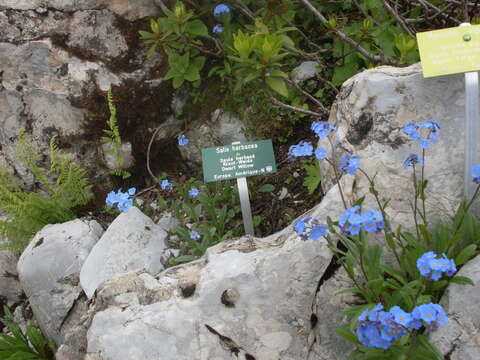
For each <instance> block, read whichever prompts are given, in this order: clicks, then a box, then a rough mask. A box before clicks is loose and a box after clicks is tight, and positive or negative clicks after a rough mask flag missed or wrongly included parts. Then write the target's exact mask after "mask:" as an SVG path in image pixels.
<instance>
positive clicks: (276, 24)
mask: <svg viewBox="0 0 480 360" xmlns="http://www.w3.org/2000/svg"><path fill="white" fill-rule="evenodd" d="M311 2H312V4H313V6H315V8H316V9H317V10H318V11H320V12H321V13H322V14H323V16H324V17H325V18H326V19H328V23H322V22H319V19H318V17H316V16H315V14H314V13H313V12H312V11H309V10H308V8H307V7H305V6H304V4H302V3H301V2H298V1H292V0H277V1H270V0H259V1H252V0H245V1H243V2H242V3H241V4H237V3H235V2H234V3H226V4H227V5H228V6H229V7H230V12H229V13H228V14H227V15H225V16H222V17H220V18H219V17H217V18H214V17H212V16H211V14H212V10H213V8H214V7H215V6H216V5H218V3H215V2H212V1H206V2H201V3H195V2H193V3H192V2H189V1H177V2H176V3H175V5H174V6H173V8H171V9H168V8H165V7H163V8H162V9H163V11H164V14H163V16H161V17H159V18H158V19H152V20H151V21H150V29H148V31H140V36H141V39H142V41H143V42H144V43H145V44H146V45H147V46H149V56H152V55H153V54H154V53H155V52H156V51H164V52H165V53H166V54H167V55H168V71H167V73H166V75H165V78H164V79H165V80H172V83H173V87H174V88H175V89H177V88H179V87H182V86H188V87H189V88H190V89H189V90H191V87H198V86H199V85H200V83H201V81H205V80H206V79H212V80H211V81H215V80H219V81H220V82H221V84H222V85H221V86H219V87H217V88H218V93H217V94H213V93H208V96H215V95H216V96H217V97H219V98H222V99H225V100H224V104H222V106H223V107H230V108H234V109H235V111H236V112H237V113H243V114H247V115H246V116H245V117H244V118H246V119H252V120H251V121H252V122H253V119H255V120H254V121H255V124H248V125H249V127H251V129H252V131H255V132H256V133H257V134H258V135H259V136H260V137H263V136H265V132H263V133H262V131H261V129H260V128H259V126H258V124H262V125H260V126H264V127H265V128H268V129H272V128H274V129H275V130H276V132H277V130H278V133H279V134H278V135H277V137H278V140H279V141H282V142H287V141H288V140H289V137H291V136H292V135H293V134H294V131H293V128H294V127H295V125H296V124H298V123H299V121H298V118H301V117H306V118H307V119H308V120H310V119H309V118H310V117H311V116H312V114H315V113H316V114H317V115H316V116H317V117H320V116H321V115H322V114H323V113H324V112H325V108H326V109H328V106H329V104H331V103H332V101H333V99H334V97H335V96H336V94H337V88H336V87H337V86H338V85H340V84H342V83H343V82H344V81H345V80H346V79H348V78H349V77H351V76H353V75H355V74H356V73H358V72H360V71H362V70H364V69H367V68H371V67H374V66H377V65H379V64H385V63H392V64H394V63H396V64H398V65H408V64H412V63H414V62H416V61H418V59H419V56H418V50H417V46H416V41H415V39H414V38H413V37H412V36H411V34H413V33H415V31H423V30H428V29H429V26H431V25H430V24H428V23H427V20H425V19H429V18H430V17H431V14H430V13H428V14H425V11H426V10H425V9H424V8H423V7H422V6H420V5H418V4H413V3H412V4H410V3H409V2H403V3H401V4H397V5H396V8H398V9H397V10H398V11H400V13H401V14H402V16H404V17H408V18H409V19H411V20H412V21H410V22H408V24H407V26H408V29H407V30H405V28H404V27H402V26H399V25H398V24H399V22H398V20H397V19H396V18H395V16H393V15H392V13H391V12H390V11H389V10H388V9H387V7H386V6H385V4H384V2H383V1H381V0H358V1H316V0H311ZM436 6H438V7H439V8H443V7H444V6H446V5H445V4H444V2H443V1H439V2H438V4H436ZM214 20H215V22H217V23H221V25H222V29H223V31H221V32H216V33H214V32H213V28H214V25H215V22H214ZM217 25H220V24H217ZM339 34H343V35H342V36H339ZM345 36H346V37H348V38H349V40H350V41H344V40H343V39H344V37H345ZM360 47H361V48H363V49H365V51H366V52H367V53H368V54H370V56H367V55H365V53H364V52H360V51H359V50H358V49H359V48H360ZM304 61H315V62H317V63H318V64H319V73H318V75H317V76H315V77H314V78H313V79H311V81H309V80H308V81H306V82H299V83H297V84H295V83H294V82H293V79H294V74H293V72H292V71H293V70H294V69H295V68H296V67H297V66H298V65H299V64H300V63H301V62H304ZM311 83H313V84H314V85H313V86H311ZM204 96H205V95H204ZM190 101H194V102H202V99H198V97H194V96H191V99H190ZM278 102H281V103H283V104H278ZM252 104H253V105H252ZM257 104H258V106H256V105H257ZM285 105H287V106H285ZM319 108H321V110H320V109H319ZM302 110H309V111H311V112H312V113H311V114H310V115H308V114H305V113H302ZM272 115H273V116H272ZM264 122H268V124H267V125H263V124H264ZM275 123H279V124H275Z"/></svg>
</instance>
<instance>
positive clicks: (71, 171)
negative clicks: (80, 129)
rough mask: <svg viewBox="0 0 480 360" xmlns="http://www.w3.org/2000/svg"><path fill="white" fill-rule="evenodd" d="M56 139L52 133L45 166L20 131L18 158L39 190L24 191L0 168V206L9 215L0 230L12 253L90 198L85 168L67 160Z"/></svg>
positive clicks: (70, 214) (23, 133)
mask: <svg viewBox="0 0 480 360" xmlns="http://www.w3.org/2000/svg"><path fill="white" fill-rule="evenodd" d="M55 141H56V137H55V136H54V137H52V139H51V140H50V154H49V155H50V156H49V160H50V167H49V169H44V168H42V167H40V166H39V165H38V164H39V162H40V160H41V157H42V156H41V155H40V154H39V153H38V150H37V149H36V147H35V145H34V143H33V142H32V139H31V138H30V136H28V135H27V134H26V133H25V132H24V131H21V132H20V133H19V137H18V145H17V149H16V155H17V160H18V161H19V162H20V163H21V164H22V165H24V166H25V167H26V168H27V169H28V170H30V171H31V173H32V174H33V176H34V180H35V182H37V183H38V184H39V189H40V191H39V192H38V193H37V192H25V191H23V190H22V189H21V188H20V186H19V185H18V184H17V183H16V182H15V180H14V178H13V176H11V175H10V174H8V173H6V172H5V171H2V170H0V208H1V209H2V210H3V211H4V212H5V214H6V215H7V218H8V219H7V220H5V221H1V222H0V233H1V235H2V236H3V237H4V238H6V239H7V240H8V242H9V243H8V244H7V245H6V247H7V248H8V249H9V250H11V251H13V252H15V253H20V252H22V251H23V249H24V248H25V247H26V246H27V244H28V242H29V240H30V238H31V237H32V236H33V235H34V234H35V233H36V232H37V231H39V230H40V229H41V228H42V227H44V226H45V225H47V224H55V223H61V222H65V221H69V220H72V219H74V218H75V217H76V216H75V212H74V210H75V208H76V207H78V206H81V205H85V204H87V203H88V202H89V201H90V199H91V198H92V191H91V185H90V184H89V182H88V178H87V173H86V171H85V170H84V169H83V168H81V167H79V166H78V165H76V164H75V163H74V162H72V161H70V160H69V159H68V158H67V157H66V155H65V154H64V153H62V152H61V151H60V149H59V148H58V146H57V145H56V143H55Z"/></svg>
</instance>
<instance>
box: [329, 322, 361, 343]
mask: <svg viewBox="0 0 480 360" xmlns="http://www.w3.org/2000/svg"><path fill="white" fill-rule="evenodd" d="M334 331H335V332H336V333H337V334H338V335H340V336H341V337H343V338H344V339H347V340H348V341H350V342H353V343H354V344H360V341H358V339H357V336H356V335H355V334H354V333H353V332H352V331H351V330H350V329H349V325H348V324H347V325H344V326H342V327H339V328H336V329H334Z"/></svg>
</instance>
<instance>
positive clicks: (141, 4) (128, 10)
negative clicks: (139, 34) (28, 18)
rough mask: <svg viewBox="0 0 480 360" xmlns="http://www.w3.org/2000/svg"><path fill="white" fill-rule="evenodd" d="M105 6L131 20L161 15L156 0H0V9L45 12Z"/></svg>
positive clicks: (92, 8) (101, 7)
mask: <svg viewBox="0 0 480 360" xmlns="http://www.w3.org/2000/svg"><path fill="white" fill-rule="evenodd" d="M104 8H107V9H109V10H111V11H113V12H114V13H115V14H117V15H119V16H122V17H124V18H126V19H128V20H130V21H134V20H138V19H143V18H145V17H154V16H158V15H160V8H159V7H158V6H157V5H156V3H155V0H82V1H78V0H0V10H4V9H13V10H35V11H38V12H45V11H47V9H55V10H59V11H68V12H71V11H75V10H95V9H104Z"/></svg>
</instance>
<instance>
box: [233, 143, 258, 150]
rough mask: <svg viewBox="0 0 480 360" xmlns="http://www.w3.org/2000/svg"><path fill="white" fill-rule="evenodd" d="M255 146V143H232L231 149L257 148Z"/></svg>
mask: <svg viewBox="0 0 480 360" xmlns="http://www.w3.org/2000/svg"><path fill="white" fill-rule="evenodd" d="M257 148H258V145H257V144H242V145H232V149H233V151H239V150H248V149H257Z"/></svg>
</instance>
